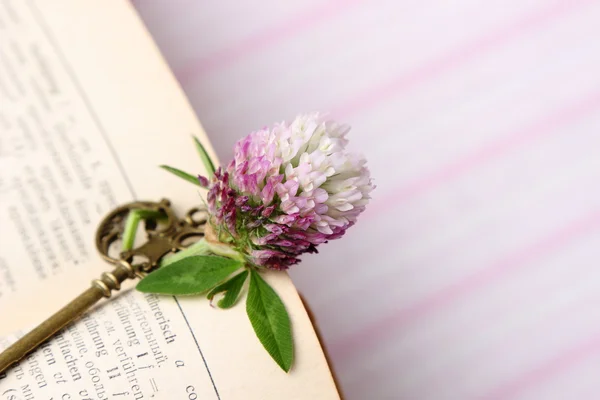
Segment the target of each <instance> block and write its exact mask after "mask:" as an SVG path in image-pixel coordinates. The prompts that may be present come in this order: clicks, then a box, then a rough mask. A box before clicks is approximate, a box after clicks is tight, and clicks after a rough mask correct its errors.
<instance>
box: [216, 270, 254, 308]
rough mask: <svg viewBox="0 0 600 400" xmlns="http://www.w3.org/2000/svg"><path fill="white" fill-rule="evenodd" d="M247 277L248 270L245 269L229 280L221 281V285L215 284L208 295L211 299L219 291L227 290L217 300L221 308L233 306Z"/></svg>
mask: <svg viewBox="0 0 600 400" xmlns="http://www.w3.org/2000/svg"><path fill="white" fill-rule="evenodd" d="M247 277H248V271H244V272H242V273H241V274H238V275H236V276H234V277H233V278H231V279H230V280H228V281H227V282H224V283H221V284H220V285H219V286H215V287H214V288H213V289H212V290H211V291H210V292H209V293H208V295H207V296H206V297H207V298H208V299H209V300H212V299H213V298H214V297H215V295H216V294H217V293H221V292H225V295H224V296H223V298H222V299H221V300H219V301H218V302H217V305H218V306H219V307H220V308H231V307H232V306H233V305H234V304H235V302H236V301H237V298H238V296H239V295H240V291H241V290H242V286H244V282H246V278H247Z"/></svg>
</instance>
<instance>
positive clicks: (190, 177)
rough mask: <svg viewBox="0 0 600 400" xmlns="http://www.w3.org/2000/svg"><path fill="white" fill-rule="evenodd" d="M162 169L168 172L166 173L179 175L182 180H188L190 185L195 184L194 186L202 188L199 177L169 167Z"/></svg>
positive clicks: (164, 166)
mask: <svg viewBox="0 0 600 400" xmlns="http://www.w3.org/2000/svg"><path fill="white" fill-rule="evenodd" d="M160 167H161V168H162V169H164V170H166V171H169V172H170V173H172V174H173V175H177V176H178V177H180V178H181V179H184V180H186V181H188V182H190V183H193V184H194V185H197V186H202V185H201V184H200V181H199V180H198V177H197V176H194V175H192V174H188V173H187V172H183V171H182V170H180V169H177V168H173V167H169V166H168V165H161V166H160Z"/></svg>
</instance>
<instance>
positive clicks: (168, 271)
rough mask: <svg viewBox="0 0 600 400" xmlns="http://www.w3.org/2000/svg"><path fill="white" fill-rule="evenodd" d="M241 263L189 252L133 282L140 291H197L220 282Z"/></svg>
mask: <svg viewBox="0 0 600 400" xmlns="http://www.w3.org/2000/svg"><path fill="white" fill-rule="evenodd" d="M242 265H243V264H242V263H241V262H239V261H236V260H232V259H231V258H226V257H219V256H192V257H186V258H184V259H182V260H179V261H176V262H174V263H172V264H169V265H167V266H164V267H162V268H159V269H157V270H156V271H154V272H151V273H150V274H148V276H146V277H145V278H144V279H142V280H141V281H140V283H138V285H137V290H139V291H140V292H144V293H158V294H170V295H186V294H200V293H203V292H206V291H207V290H209V289H212V288H213V287H214V286H216V285H217V284H219V283H221V282H223V281H224V280H225V279H226V278H227V277H228V276H229V275H231V274H232V273H234V272H235V271H237V270H238V269H240V268H241V267H242Z"/></svg>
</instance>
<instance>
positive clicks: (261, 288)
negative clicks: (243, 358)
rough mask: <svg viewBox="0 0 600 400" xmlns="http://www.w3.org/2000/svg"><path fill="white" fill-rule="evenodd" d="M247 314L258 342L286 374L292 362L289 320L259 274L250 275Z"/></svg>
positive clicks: (282, 307) (292, 349) (279, 302)
mask: <svg viewBox="0 0 600 400" xmlns="http://www.w3.org/2000/svg"><path fill="white" fill-rule="evenodd" d="M246 313H247V314H248V318H249V319H250V323H251V324H252V328H254V332H255V333H256V336H257V337H258V340H260V342H261V343H262V345H263V346H264V348H265V349H266V350H267V352H268V353H269V354H270V355H271V357H273V359H274V360H275V362H276V363H277V364H278V365H279V366H280V367H281V369H283V370H284V371H285V372H289V371H290V369H291V367H292V362H293V360H294V343H293V339H292V329H291V326H290V317H289V315H288V313H287V311H286V310H285V306H284V305H283V302H282V301H281V299H280V298H279V296H278V295H277V293H275V291H274V290H273V289H272V288H271V286H269V284H268V283H267V282H265V281H264V280H263V279H262V278H261V277H260V275H259V274H258V272H256V271H251V272H250V288H249V289H248V299H247V300H246Z"/></svg>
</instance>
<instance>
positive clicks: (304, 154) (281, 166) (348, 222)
mask: <svg viewBox="0 0 600 400" xmlns="http://www.w3.org/2000/svg"><path fill="white" fill-rule="evenodd" d="M348 131H349V127H347V126H346V125H340V124H337V123H336V122H333V121H329V120H325V119H324V118H323V117H321V116H320V115H319V114H307V115H301V116H298V117H297V118H296V119H295V120H294V121H293V122H292V123H291V124H289V125H288V124H285V123H280V124H276V125H275V126H274V127H273V128H271V129H268V128H264V129H262V130H260V131H257V132H253V133H251V134H249V135H248V136H246V137H245V138H243V139H241V140H240V141H239V142H238V143H237V144H236V146H235V156H234V159H233V160H232V161H231V163H230V164H229V165H228V166H227V168H226V169H225V170H222V169H221V168H219V169H218V170H217V171H216V172H215V175H214V177H213V179H212V181H211V182H210V184H209V189H210V190H209V193H208V205H209V212H210V213H211V216H212V219H211V223H212V224H213V229H214V230H215V232H216V233H217V235H218V239H219V241H221V242H223V243H227V244H230V245H231V246H233V247H234V248H235V249H236V250H238V251H240V252H242V253H244V254H245V255H246V256H247V258H248V260H249V262H251V263H252V264H254V265H257V266H261V267H267V268H272V269H286V268H288V267H289V266H290V265H293V264H296V263H298V262H299V261H300V260H299V258H298V257H299V256H300V255H301V254H302V253H306V252H309V253H312V252H316V247H317V245H319V244H321V243H324V242H326V241H328V240H332V239H337V238H339V237H341V236H342V235H343V234H344V233H345V232H346V230H347V229H348V228H349V227H351V226H352V225H354V224H355V223H356V219H357V217H358V215H359V214H360V213H361V212H363V211H364V209H365V206H366V205H367V203H368V201H369V199H370V193H371V191H372V190H373V188H374V186H373V184H372V181H371V178H370V174H369V170H368V169H367V167H366V160H365V159H364V158H363V157H361V156H358V155H356V154H353V153H349V152H347V151H346V145H347V144H348V140H347V139H346V134H347V132H348ZM200 179H201V181H202V182H203V183H205V182H206V181H205V179H206V178H203V177H200Z"/></svg>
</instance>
